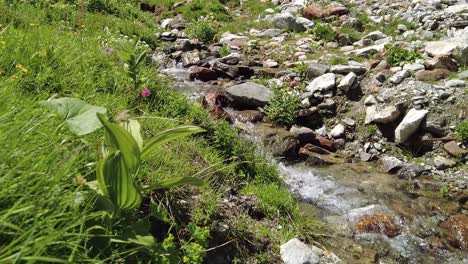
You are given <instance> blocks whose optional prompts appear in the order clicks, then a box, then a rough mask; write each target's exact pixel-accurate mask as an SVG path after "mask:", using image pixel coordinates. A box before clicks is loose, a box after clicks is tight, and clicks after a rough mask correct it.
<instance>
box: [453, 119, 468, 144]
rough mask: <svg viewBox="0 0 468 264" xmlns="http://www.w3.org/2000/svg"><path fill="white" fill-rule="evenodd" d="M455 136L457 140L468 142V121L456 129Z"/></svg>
mask: <svg viewBox="0 0 468 264" xmlns="http://www.w3.org/2000/svg"><path fill="white" fill-rule="evenodd" d="M455 134H456V135H457V140H458V141H460V142H464V143H467V142H468V121H463V122H461V123H459V124H458V125H457V126H456V127H455Z"/></svg>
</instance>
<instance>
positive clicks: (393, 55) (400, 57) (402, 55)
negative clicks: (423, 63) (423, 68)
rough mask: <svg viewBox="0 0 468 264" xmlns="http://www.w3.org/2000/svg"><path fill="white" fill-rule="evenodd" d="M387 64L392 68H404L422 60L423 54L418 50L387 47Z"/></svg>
mask: <svg viewBox="0 0 468 264" xmlns="http://www.w3.org/2000/svg"><path fill="white" fill-rule="evenodd" d="M387 53H388V56H387V63H388V64H389V65H391V66H403V65H405V64H406V63H413V62H415V61H416V59H419V58H421V54H419V53H418V51H416V50H408V49H404V48H401V47H399V46H389V47H387Z"/></svg>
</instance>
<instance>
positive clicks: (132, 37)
mask: <svg viewBox="0 0 468 264" xmlns="http://www.w3.org/2000/svg"><path fill="white" fill-rule="evenodd" d="M36 2H37V1H13V0H8V1H2V2H0V14H1V15H0V58H1V59H0V96H1V98H2V103H1V104H0V121H1V122H0V159H1V161H2V162H1V164H0V184H1V186H2V188H1V189H0V263H24V262H28V261H30V262H37V263H41V262H45V263H50V262H57V263H62V262H93V263H94V262H110V261H112V262H122V263H124V262H125V263H134V262H137V260H138V261H140V262H143V263H148V262H153V263H202V262H208V263H210V261H208V260H215V259H216V258H219V257H220V256H224V257H225V258H226V260H227V261H229V262H233V263H235V262H237V263H245V262H247V261H254V260H255V261H257V262H259V263H272V262H275V261H276V260H277V258H278V254H279V250H278V247H279V245H280V244H281V243H283V242H285V241H287V240H288V239H290V238H292V237H299V238H302V239H305V240H309V241H310V240H312V239H313V234H314V231H315V228H316V223H314V222H313V221H312V220H310V219H309V218H306V217H305V216H303V215H302V214H301V213H300V211H299V209H298V206H297V203H296V201H295V200H294V198H293V197H292V196H291V195H290V194H289V193H288V192H287V190H286V188H285V187H284V186H283V185H282V183H281V181H280V179H279V177H278V172H277V170H276V168H275V167H273V166H272V165H270V164H269V163H268V162H267V161H266V160H265V159H264V158H262V157H261V156H260V155H258V154H257V153H256V152H255V149H254V148H253V147H252V146H250V145H247V144H244V143H243V142H241V141H240V139H239V138H238V136H237V133H236V131H234V130H233V129H232V128H231V127H230V125H229V124H227V123H226V122H224V121H213V120H211V119H210V116H209V114H208V113H207V112H206V111H205V110H204V109H203V108H202V106H201V105H200V104H197V103H195V104H194V103H191V102H189V101H188V100H187V99H185V98H184V97H183V96H181V95H179V94H177V93H175V92H173V91H172V89H171V86H172V84H171V82H170V80H167V79H165V78H164V77H163V76H160V75H159V74H158V69H157V68H156V66H155V65H154V64H153V63H152V62H151V59H150V56H149V55H150V52H151V50H152V49H153V48H155V47H157V46H158V45H159V44H158V41H157V40H156V39H155V32H156V31H158V30H159V29H158V26H157V23H156V22H155V21H156V18H155V17H154V14H152V13H148V12H145V11H142V10H141V9H140V8H139V6H137V5H135V4H133V1H99V0H94V1H87V6H86V10H85V12H81V6H80V1H41V3H36ZM83 14H84V15H83ZM143 53H145V54H148V56H147V58H146V59H145V60H144V61H143V62H142V63H140V64H135V58H136V57H138V55H140V54H143ZM144 88H149V90H150V91H151V94H150V95H149V96H147V97H143V96H142V95H141V91H142V89H144ZM52 96H54V97H57V98H58V97H65V96H66V97H73V98H79V99H81V100H83V101H86V102H88V103H90V104H94V105H99V106H104V107H106V108H107V109H108V110H109V114H108V115H109V116H110V117H112V116H115V115H116V114H117V113H120V112H122V111H124V110H127V111H129V113H130V114H131V115H132V116H133V117H136V118H138V120H139V121H140V123H141V125H142V128H143V137H144V138H145V139H149V138H151V137H152V136H153V135H154V134H156V133H157V132H159V131H161V130H163V129H167V128H172V127H175V126H179V125H182V124H195V125H199V126H201V127H203V128H205V129H206V130H207V133H205V134H203V135H201V136H196V137H191V138H185V139H180V140H177V141H175V142H173V143H171V144H167V145H165V146H163V147H161V148H160V149H159V150H158V151H157V152H155V153H154V154H153V155H151V157H149V159H148V160H147V161H146V162H145V164H144V171H143V172H142V173H140V174H139V175H141V177H140V178H139V179H137V180H138V181H139V182H144V183H148V182H154V181H157V180H159V179H170V178H174V177H180V176H196V177H199V178H202V179H203V180H205V182H206V184H205V185H204V186H202V187H191V186H184V187H178V188H174V189H170V190H165V191H153V192H150V193H149V194H148V195H147V196H146V197H145V198H144V201H143V203H142V205H141V207H140V208H138V209H132V210H128V211H126V212H124V213H122V214H120V215H119V217H115V218H112V219H109V217H108V215H107V214H106V212H105V211H102V210H98V209H97V208H98V207H99V206H98V205H99V197H98V196H96V195H95V194H94V192H92V191H91V187H90V183H92V182H93V181H94V180H95V179H96V175H95V166H96V161H97V160H99V158H100V157H99V149H100V141H101V138H102V137H103V132H102V131H97V132H94V133H92V134H90V135H87V136H83V137H77V136H75V135H73V134H72V133H70V132H69V131H68V129H67V128H66V127H65V126H63V124H62V120H60V118H59V117H57V116H56V115H55V114H54V113H51V112H48V111H47V110H45V109H44V108H43V107H42V106H41V105H40V101H41V100H46V99H48V98H50V97H52Z"/></svg>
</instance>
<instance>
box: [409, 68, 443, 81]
mask: <svg viewBox="0 0 468 264" xmlns="http://www.w3.org/2000/svg"><path fill="white" fill-rule="evenodd" d="M449 74H450V71H449V70H446V69H434V70H424V71H418V72H417V73H416V80H418V81H426V82H428V81H438V80H442V79H445V78H447V77H448V76H449Z"/></svg>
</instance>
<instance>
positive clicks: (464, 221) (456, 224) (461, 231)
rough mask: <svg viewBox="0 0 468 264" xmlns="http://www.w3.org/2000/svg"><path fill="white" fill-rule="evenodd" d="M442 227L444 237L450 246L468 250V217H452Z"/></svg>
mask: <svg viewBox="0 0 468 264" xmlns="http://www.w3.org/2000/svg"><path fill="white" fill-rule="evenodd" d="M440 227H441V228H442V237H443V238H444V239H445V240H446V241H447V242H448V243H449V244H450V245H452V246H454V247H458V248H461V249H463V250H468V216H466V215H454V216H451V217H449V218H448V219H447V221H445V222H443V223H442V224H441V225H440Z"/></svg>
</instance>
